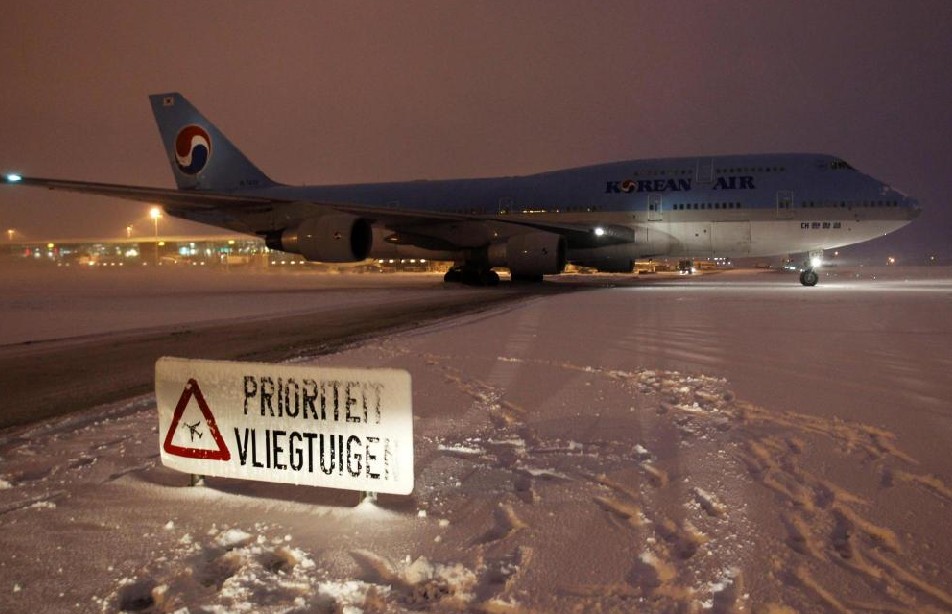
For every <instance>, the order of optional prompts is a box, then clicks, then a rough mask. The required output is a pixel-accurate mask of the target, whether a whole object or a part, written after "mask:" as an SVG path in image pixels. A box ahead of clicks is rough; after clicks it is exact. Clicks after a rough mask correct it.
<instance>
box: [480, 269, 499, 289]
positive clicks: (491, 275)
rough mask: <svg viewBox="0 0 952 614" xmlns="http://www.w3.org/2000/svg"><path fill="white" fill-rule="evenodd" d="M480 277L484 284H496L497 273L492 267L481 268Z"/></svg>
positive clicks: (497, 282) (497, 279) (497, 281)
mask: <svg viewBox="0 0 952 614" xmlns="http://www.w3.org/2000/svg"><path fill="white" fill-rule="evenodd" d="M480 278H481V281H482V282H483V285H484V286H498V285H499V274H498V273H496V271H494V270H492V269H483V270H482V271H481V272H480Z"/></svg>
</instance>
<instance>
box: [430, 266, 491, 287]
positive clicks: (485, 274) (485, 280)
mask: <svg viewBox="0 0 952 614" xmlns="http://www.w3.org/2000/svg"><path fill="white" fill-rule="evenodd" d="M443 281H444V282H445V283H448V284H449V283H461V284H464V285H467V286H498V285H499V274H498V273H496V271H494V270H492V269H490V268H489V267H475V266H454V267H453V268H451V269H450V270H449V271H447V272H446V274H445V275H443Z"/></svg>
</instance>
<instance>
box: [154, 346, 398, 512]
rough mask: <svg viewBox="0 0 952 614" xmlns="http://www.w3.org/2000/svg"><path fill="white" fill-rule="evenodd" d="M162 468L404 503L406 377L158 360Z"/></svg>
mask: <svg viewBox="0 0 952 614" xmlns="http://www.w3.org/2000/svg"><path fill="white" fill-rule="evenodd" d="M155 398H156V404H157V406H158V410H159V450H160V453H161V457H162V463H163V464H164V465H166V466H167V467H171V468H173V469H177V470H179V471H185V472H187V473H192V474H198V475H208V476H219V477H228V478H240V479H246V480H260V481H265V482H285V483H291V484H307V485H311V486H325V487H329V488H343V489H349V490H363V491H371V492H383V493H395V494H402V495H405V494H409V493H410V492H411V491H412V490H413V412H412V406H411V394H410V374H409V373H408V372H406V371H401V370H397V369H325V368H322V367H316V366H298V365H272V364H263V363H251V362H223V361H209V360H186V359H182V358H160V359H159V361H158V362H157V363H156V365H155Z"/></svg>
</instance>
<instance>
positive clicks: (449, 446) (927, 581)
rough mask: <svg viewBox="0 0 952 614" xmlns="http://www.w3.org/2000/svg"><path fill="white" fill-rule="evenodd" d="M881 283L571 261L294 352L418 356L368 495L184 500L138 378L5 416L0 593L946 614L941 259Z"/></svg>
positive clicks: (400, 605)
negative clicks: (118, 391)
mask: <svg viewBox="0 0 952 614" xmlns="http://www.w3.org/2000/svg"><path fill="white" fill-rule="evenodd" d="M882 273H890V275H889V276H887V278H885V279H884V278H883V275H882ZM882 273H880V274H878V275H877V279H875V280H874V279H871V278H870V275H868V274H865V273H864V274H863V275H862V277H861V278H859V279H856V278H849V277H846V276H842V277H839V278H826V279H823V280H821V285H820V286H818V287H817V288H813V289H804V288H801V287H800V286H799V285H798V284H797V283H796V281H795V279H794V278H793V277H791V276H785V275H780V274H773V273H749V272H737V273H726V274H720V275H712V276H708V277H704V278H700V279H691V280H673V281H667V282H656V283H655V282H647V283H645V282H644V281H636V282H627V281H625V280H623V279H622V278H606V277H597V278H592V279H591V280H586V279H582V280H573V279H566V280H562V281H561V282H555V283H564V284H569V285H575V286H577V285H582V286H590V287H591V288H592V290H591V291H585V292H568V293H543V294H540V295H538V296H535V297H530V298H528V299H527V300H525V301H521V302H516V303H508V304H506V305H503V306H500V307H496V308H494V309H492V310H491V311H487V312H482V313H479V314H475V315H464V316H461V317H456V318H451V319H444V320H441V321H439V322H437V323H434V324H430V325H427V326H424V327H421V328H417V329H415V330H410V331H405V332H400V333H394V334H389V335H385V336H383V337H378V338H374V339H371V340H367V341H365V342H362V343H360V344H358V345H356V346H353V347H350V348H348V349H346V350H343V351H340V352H338V353H335V354H331V355H326V356H321V357H319V358H316V359H313V362H315V363H316V364H321V365H327V366H390V367H397V368H404V369H407V370H409V371H410V372H411V374H412V377H413V386H414V399H415V400H414V412H415V415H416V423H415V427H414V428H415V436H416V447H417V450H416V474H417V475H416V478H417V483H416V489H415V491H414V494H413V495H412V496H410V497H396V496H381V498H380V500H379V505H378V506H377V507H367V506H360V507H354V504H355V503H356V500H357V499H356V494H355V493H349V492H341V491H323V490H318V489H311V488H294V487H288V486H282V485H266V484H255V483H247V482H237V481H229V480H215V479H210V480H209V481H208V485H207V486H206V487H205V488H189V487H187V486H186V484H187V476H183V475H181V474H177V473H174V472H172V471H169V470H166V469H165V468H163V467H161V466H160V465H158V464H157V451H158V435H157V433H156V432H155V431H156V428H155V408H154V402H153V400H152V398H151V397H150V396H149V395H146V396H142V397H138V398H136V399H132V400H129V401H127V402H122V403H118V404H113V405H111V406H108V407H106V408H96V409H93V410H91V411H88V412H84V413H81V414H75V415H73V416H70V417H68V418H63V419H58V420H51V421H47V422H44V423H41V424H37V425H34V426H32V427H29V428H26V429H24V428H20V429H16V430H8V431H5V432H3V434H2V435H0V458H2V461H0V479H2V480H3V482H0V486H4V488H3V489H2V490H0V527H2V533H0V548H2V550H0V552H2V554H0V611H23V610H26V609H28V610H31V611H49V612H57V611H63V610H75V611H115V610H117V609H120V608H125V609H129V610H140V611H170V612H173V611H178V610H180V609H181V608H183V607H184V608H188V609H189V611H191V612H199V611H222V612H226V611H275V612H277V611H282V612H283V611H337V609H339V608H342V607H347V608H355V610H353V611H357V610H363V611H404V610H412V609H420V608H421V607H426V608H429V609H430V610H432V611H459V610H483V611H540V612H562V611H623V612H624V611H672V610H683V611H693V610H697V611H705V610H712V611H730V610H731V609H740V608H743V609H745V610H748V611H774V612H783V611H785V610H783V609H782V608H783V606H788V607H792V608H795V609H796V610H797V611H801V612H811V611H816V612H821V611H855V610H860V609H864V608H868V609H886V610H890V611H910V612H912V611H928V610H930V609H931V610H933V611H945V610H948V609H952V596H950V593H952V574H950V572H949V571H948V570H949V569H952V544H950V540H949V535H948V531H949V529H948V520H947V519H948V517H949V508H950V505H952V487H950V486H949V484H950V483H952V464H950V461H949V460H948V454H947V449H948V442H949V441H950V440H952V416H950V413H952V409H950V407H952V403H950V401H952V383H950V382H949V380H948V378H947V377H946V374H947V373H948V369H949V367H950V365H952V322H950V319H949V317H948V316H949V313H950V308H952V281H950V279H952V272H949V271H947V270H946V271H943V273H942V274H939V275H937V274H935V272H934V271H929V272H927V273H923V272H918V271H904V270H898V273H897V272H896V271H891V272H890V271H887V272H882ZM910 276H912V277H911V278H910V279H908V280H907V277H910ZM427 284H430V285H432V286H438V285H439V284H438V283H437V284H433V282H423V285H424V286H427ZM612 285H614V287H610V286H612ZM437 290H438V288H436V287H429V288H426V287H424V288H421V289H420V291H421V292H427V291H430V292H432V291H437ZM224 291H225V290H223V292H224ZM489 292H492V291H491V290H490V291H489Z"/></svg>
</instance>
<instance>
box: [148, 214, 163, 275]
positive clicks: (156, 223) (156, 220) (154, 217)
mask: <svg viewBox="0 0 952 614" xmlns="http://www.w3.org/2000/svg"><path fill="white" fill-rule="evenodd" d="M149 217H150V218H152V223H153V225H154V227H155V263H154V264H155V266H159V218H160V217H162V209H160V208H159V207H152V208H151V209H149Z"/></svg>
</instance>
